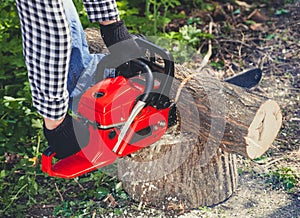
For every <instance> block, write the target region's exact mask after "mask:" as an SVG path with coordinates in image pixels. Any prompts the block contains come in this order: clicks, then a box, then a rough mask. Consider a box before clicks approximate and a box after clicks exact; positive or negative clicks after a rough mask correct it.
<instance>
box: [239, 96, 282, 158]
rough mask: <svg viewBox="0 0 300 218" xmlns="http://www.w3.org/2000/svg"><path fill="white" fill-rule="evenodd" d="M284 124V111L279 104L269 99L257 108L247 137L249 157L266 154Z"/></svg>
mask: <svg viewBox="0 0 300 218" xmlns="http://www.w3.org/2000/svg"><path fill="white" fill-rule="evenodd" d="M281 124H282V113H281V111H280V107H279V105H278V104H277V103H276V102H275V101H273V100H268V101H266V102H265V103H263V104H262V105H261V106H260V108H259V109H258V110H257V113H256V115H255V117H254V119H253V122H252V123H251V125H250V127H249V129H248V135H247V136H246V137H245V140H246V144H247V148H246V149H247V153H248V156H249V158H251V159H255V158H257V157H260V156H261V155H262V154H264V153H265V152H266V151H267V150H268V149H269V147H270V146H271V144H272V143H273V141H274V139H275V138H276V136H277V134H278V132H279V130H280V127H281Z"/></svg>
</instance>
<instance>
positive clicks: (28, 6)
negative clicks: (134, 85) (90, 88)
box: [16, 0, 118, 120]
mask: <svg viewBox="0 0 300 218" xmlns="http://www.w3.org/2000/svg"><path fill="white" fill-rule="evenodd" d="M16 3H17V8H18V13H19V17H20V22H21V29H22V37H23V50H24V56H25V62H26V65H27V70H28V78H29V82H30V86H31V92H32V99H33V105H34V107H36V109H37V110H38V112H39V113H40V114H41V115H42V116H43V117H47V118H49V119H54V120H57V119H60V118H62V117H63V116H64V115H65V113H66V112H67V109H68V98H69V96H68V91H67V74H68V69H69V61H70V60H69V59H70V53H71V34H70V30H69V25H68V22H67V19H66V16H65V13H64V7H63V3H62V0H16ZM83 3H84V6H85V8H86V11H87V13H88V15H89V19H90V21H91V22H100V21H105V20H114V19H117V18H118V10H117V7H116V2H115V0H83Z"/></svg>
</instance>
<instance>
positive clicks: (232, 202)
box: [28, 1, 300, 217]
mask: <svg viewBox="0 0 300 218" xmlns="http://www.w3.org/2000/svg"><path fill="white" fill-rule="evenodd" d="M236 2H238V4H244V5H245V7H242V8H243V9H244V11H242V12H240V13H241V14H240V15H239V14H234V13H230V10H232V9H231V8H230V7H231V5H230V4H229V3H228V4H227V3H226V4H225V3H224V4H223V5H222V8H220V10H219V12H218V13H217V14H213V16H212V18H213V22H214V35H215V38H214V39H213V40H212V43H213V46H214V47H215V48H217V49H216V50H214V51H215V52H214V53H213V55H212V57H211V60H210V61H211V62H214V63H221V62H222V63H223V64H224V65H223V67H222V70H219V71H217V73H218V76H219V77H220V79H222V78H224V77H226V76H230V75H232V74H234V73H236V72H238V71H241V70H243V69H244V68H247V67H251V66H257V67H261V69H262V70H263V79H262V81H261V83H260V85H259V86H258V87H257V88H255V89H254V90H252V91H253V92H256V93H258V94H262V95H265V96H267V97H269V98H272V99H275V100H276V101H277V102H278V103H279V104H280V106H281V108H282V112H283V117H284V118H283V126H282V129H281V130H280V133H279V135H278V137H277V139H276V140H275V142H274V143H273V145H272V147H271V148H270V149H269V150H268V151H267V153H266V154H265V155H264V156H263V157H262V158H261V159H259V160H255V161H251V160H248V159H245V158H243V157H238V167H239V185H238V188H237V190H236V192H235V193H234V194H233V195H232V196H231V197H230V198H229V199H228V200H226V201H225V202H222V203H220V204H218V205H215V206H213V207H201V208H197V209H195V210H191V211H183V210H175V211H168V210H164V209H157V208H151V207H142V208H139V204H138V203H136V202H130V201H125V202H122V203H120V204H119V205H122V207H123V209H122V214H123V215H121V217H170V216H178V217H300V184H299V181H300V179H299V176H300V175H299V173H300V165H299V163H300V162H299V161H300V148H299V141H300V139H299V135H300V127H299V126H300V96H299V93H300V61H299V60H300V41H299V39H300V32H299V28H300V2H299V1H298V2H296V3H292V4H288V5H285V6H284V7H283V6H281V5H280V4H279V5H278V4H275V3H274V5H275V7H274V8H275V9H274V10H270V9H269V8H268V7H267V6H264V5H260V6H258V7H256V8H251V7H250V8H248V6H247V4H246V3H245V2H241V1H236ZM276 2H277V1H276ZM256 9H259V10H256ZM188 13H189V14H190V15H191V16H193V17H201V18H203V20H205V19H204V17H205V15H203V14H202V13H201V12H200V11H189V12H188ZM246 15H247V16H246ZM224 18H226V19H227V20H229V21H230V22H229V23H230V24H229V25H231V26H230V27H229V29H230V32H226V33H225V32H224V29H225V25H228V23H225V22H222V19H223V20H224ZM247 19H248V21H247ZM250 20H251V22H250ZM174 22H175V21H174ZM205 25H207V23H206V24H203V28H205ZM176 27H177V26H176V23H171V24H170V28H176ZM205 43H207V42H205ZM205 43H204V44H203V46H202V47H201V48H202V49H203V50H205V48H206V47H207V46H206V44H205ZM195 60H197V58H196V59H195ZM200 62H201V60H198V62H197V61H196V62H195V61H194V62H193V64H191V63H186V66H188V67H197V64H200ZM293 179H296V180H295V181H294V180H293ZM292 186H294V187H292ZM126 205H127V206H126ZM52 208H53V205H44V208H43V206H39V207H36V208H31V210H30V211H29V213H28V216H33V217H36V216H42V215H41V214H44V215H46V216H48V215H49V214H51V212H52ZM139 209H140V210H139ZM183 212H184V213H183ZM37 214H39V215H37ZM105 214H106V215H103V214H100V213H99V212H97V211H95V213H93V214H89V216H92V217H102V216H104V217H117V216H116V215H115V214H113V213H112V212H106V213H105ZM49 216H51V215H49Z"/></svg>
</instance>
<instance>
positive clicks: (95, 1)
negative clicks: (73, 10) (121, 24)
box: [83, 0, 119, 22]
mask: <svg viewBox="0 0 300 218" xmlns="http://www.w3.org/2000/svg"><path fill="white" fill-rule="evenodd" d="M83 4H84V7H85V9H86V12H87V14H88V16H89V19H90V21H91V22H100V21H107V20H116V19H118V17H119V12H118V9H117V3H116V1H115V0H83Z"/></svg>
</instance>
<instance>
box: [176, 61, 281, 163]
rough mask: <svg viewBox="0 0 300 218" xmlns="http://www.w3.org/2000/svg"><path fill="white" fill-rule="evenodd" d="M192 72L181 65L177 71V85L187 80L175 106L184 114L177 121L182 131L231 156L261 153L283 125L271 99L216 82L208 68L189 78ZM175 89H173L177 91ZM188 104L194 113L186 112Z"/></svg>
mask: <svg viewBox="0 0 300 218" xmlns="http://www.w3.org/2000/svg"><path fill="white" fill-rule="evenodd" d="M192 73H193V72H191V71H190V70H187V69H186V68H183V67H181V66H177V68H176V78H177V79H178V83H179V84H182V81H184V79H185V78H187V77H189V78H190V79H189V80H188V81H187V82H186V83H185V84H184V87H186V88H185V89H186V92H181V93H180V95H181V97H180V98H179V99H178V104H177V105H178V107H179V113H180V111H182V112H184V118H183V119H180V122H184V123H186V124H185V125H182V126H181V129H182V130H183V131H187V132H193V133H195V134H197V135H198V136H199V137H200V138H202V139H204V140H205V139H206V140H207V143H210V144H214V147H215V148H217V147H219V146H220V147H221V148H222V149H223V150H225V151H227V152H230V153H236V154H240V155H243V156H245V157H248V158H251V159H254V158H257V157H259V156H261V155H262V154H264V153H265V152H266V151H267V150H268V148H269V147H270V145H271V144H272V143H273V141H274V139H275V138H276V136H277V134H278V132H279V130H280V127H281V124H282V114H281V111H280V107H279V105H278V104H277V103H276V102H275V101H274V100H270V99H268V98H266V97H264V96H261V95H258V94H254V93H251V92H249V91H247V90H245V89H243V88H241V87H238V86H235V85H232V84H229V83H226V82H221V81H219V80H218V79H216V78H215V77H213V76H211V71H210V70H209V69H206V70H204V71H202V72H201V73H194V76H192V77H190V76H189V75H191V74H192ZM176 86H178V85H175V88H174V89H176V90H178V88H176ZM179 86H180V85H179ZM176 92H177V91H176ZM187 105H188V106H187ZM191 105H193V106H194V107H196V110H195V109H194V110H192V111H191V110H187V108H188V107H191ZM216 145H218V146H216Z"/></svg>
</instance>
